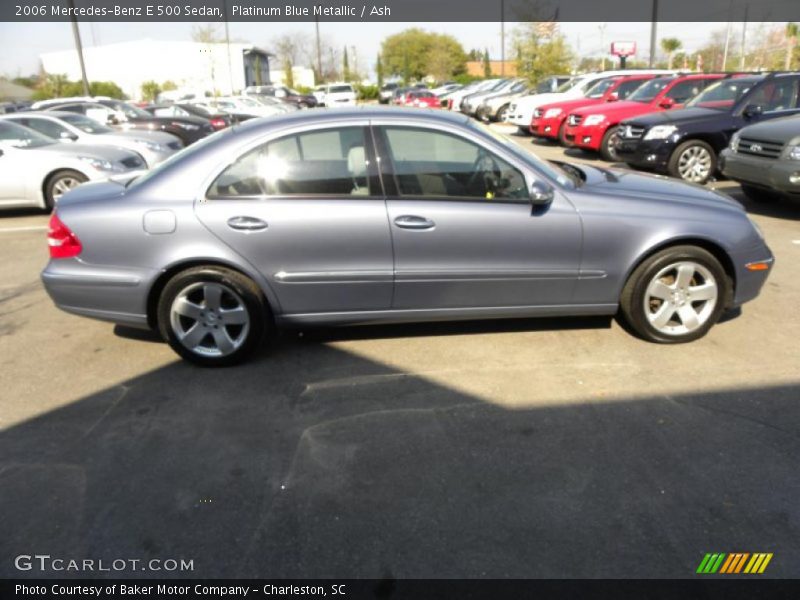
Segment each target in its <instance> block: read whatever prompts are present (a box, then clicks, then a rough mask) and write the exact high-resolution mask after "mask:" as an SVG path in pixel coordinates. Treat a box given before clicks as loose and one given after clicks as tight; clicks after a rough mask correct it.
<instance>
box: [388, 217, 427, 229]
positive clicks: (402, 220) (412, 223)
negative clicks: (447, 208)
mask: <svg viewBox="0 0 800 600" xmlns="http://www.w3.org/2000/svg"><path fill="white" fill-rule="evenodd" d="M394 224H395V225H397V227H400V228H401V229H433V228H434V227H435V226H436V223H434V222H433V221H431V220H430V219H426V218H425V217H420V216H417V215H402V216H400V217H397V218H396V219H395V220H394Z"/></svg>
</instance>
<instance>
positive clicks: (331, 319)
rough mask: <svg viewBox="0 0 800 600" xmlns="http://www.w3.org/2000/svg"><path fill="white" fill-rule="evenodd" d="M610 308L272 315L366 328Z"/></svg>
mask: <svg viewBox="0 0 800 600" xmlns="http://www.w3.org/2000/svg"><path fill="white" fill-rule="evenodd" d="M617 308H618V305H617V304H616V303H614V304H579V305H575V304H562V305H551V306H495V307H490V308H448V309H411V310H376V311H357V312H329V313H294V314H282V315H276V321H277V323H278V325H286V326H296V325H370V324H379V323H387V324H388V323H414V322H425V321H466V320H473V319H474V320H480V319H515V318H525V317H578V316H591V315H614V314H615V313H616V312H617Z"/></svg>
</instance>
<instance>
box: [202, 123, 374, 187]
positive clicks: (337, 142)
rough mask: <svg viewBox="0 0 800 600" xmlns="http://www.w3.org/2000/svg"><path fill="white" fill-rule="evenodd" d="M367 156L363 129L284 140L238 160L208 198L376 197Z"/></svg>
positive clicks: (323, 131)
mask: <svg viewBox="0 0 800 600" xmlns="http://www.w3.org/2000/svg"><path fill="white" fill-rule="evenodd" d="M368 156H369V152H368V150H367V138H366V135H365V130H364V128H363V127H340V128H336V129H327V130H321V131H313V132H308V133H300V134H295V135H289V136H285V137H282V138H278V139H276V140H273V141H270V142H268V143H266V144H263V145H261V146H258V147H257V148H255V149H253V150H251V151H249V152H247V153H246V154H244V155H243V156H241V157H240V158H239V159H238V160H237V161H236V162H234V163H233V164H231V165H230V166H229V167H228V168H227V169H225V170H224V171H223V172H222V173H221V174H220V175H219V176H218V177H217V179H216V180H215V181H214V183H213V184H212V185H211V187H210V188H209V190H208V197H209V198H231V197H246V196H251V197H256V196H337V197H342V196H373V195H378V194H381V191H380V189H379V187H380V184H379V181H378V179H377V171H376V170H375V168H374V165H370V164H369V162H368Z"/></svg>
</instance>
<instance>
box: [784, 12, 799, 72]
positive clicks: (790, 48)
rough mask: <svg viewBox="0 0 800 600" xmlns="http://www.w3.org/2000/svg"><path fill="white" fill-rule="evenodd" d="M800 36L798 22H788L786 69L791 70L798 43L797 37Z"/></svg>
mask: <svg viewBox="0 0 800 600" xmlns="http://www.w3.org/2000/svg"><path fill="white" fill-rule="evenodd" d="M798 36H800V27H798V25H797V23H787V24H786V65H785V69H786V70H787V71H789V70H790V69H791V68H792V54H793V52H794V46H795V44H797V38H798Z"/></svg>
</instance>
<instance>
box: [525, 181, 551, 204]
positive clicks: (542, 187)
mask: <svg viewBox="0 0 800 600" xmlns="http://www.w3.org/2000/svg"><path fill="white" fill-rule="evenodd" d="M530 197H531V204H532V205H533V206H547V205H548V204H550V203H551V202H552V201H553V198H554V197H555V192H554V191H553V188H551V187H550V186H549V185H547V184H546V183H544V182H543V181H534V182H533V183H532V184H531V196H530Z"/></svg>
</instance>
